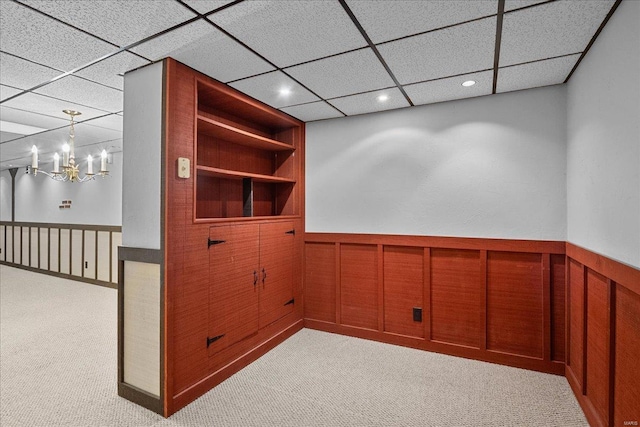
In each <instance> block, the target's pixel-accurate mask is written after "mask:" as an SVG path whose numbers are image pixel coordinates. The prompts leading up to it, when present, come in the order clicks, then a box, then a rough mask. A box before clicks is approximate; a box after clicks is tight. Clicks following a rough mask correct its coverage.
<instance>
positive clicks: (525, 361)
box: [304, 319, 565, 375]
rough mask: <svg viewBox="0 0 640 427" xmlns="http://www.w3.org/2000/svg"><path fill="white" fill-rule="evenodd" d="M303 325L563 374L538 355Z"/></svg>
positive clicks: (320, 323) (320, 324)
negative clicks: (537, 357)
mask: <svg viewBox="0 0 640 427" xmlns="http://www.w3.org/2000/svg"><path fill="white" fill-rule="evenodd" d="M304 326H305V328H309V329H315V330H319V331H324V332H331V333H335V334H340V335H347V336H351V337H355V338H363V339H368V340H372V341H378V342H382V343H386V344H394V345H400V346H403V347H410V348H415V349H419V350H424V351H431V352H434V353H440V354H446V355H449V356H456V357H463V358H465V359H472V360H479V361H482V362H489V363H496V364H499V365H505V366H512V367H515V368H521V369H528V370H532V371H538V372H544V373H548V374H554V375H564V374H565V366H564V363H563V362H558V361H545V360H542V359H536V358H531V357H527V356H520V355H516V354H509V353H503V352H497V351H491V350H482V349H479V348H473V347H467V346H463V345H457V344H450V343H444V342H437V341H430V340H425V339H423V338H414V337H408V336H403V335H396V334H389V333H385V332H380V331H374V330H370V329H363V328H357V327H353V326H346V325H337V324H335V323H330V322H324V321H320V320H314V319H304Z"/></svg>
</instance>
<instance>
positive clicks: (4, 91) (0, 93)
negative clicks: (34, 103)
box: [0, 85, 22, 101]
mask: <svg viewBox="0 0 640 427" xmlns="http://www.w3.org/2000/svg"><path fill="white" fill-rule="evenodd" d="M20 92H22V89H17V88H15V87H11V86H5V85H0V101H4V100H5V99H7V98H9V97H10V96H13V95H16V94H18V93H20Z"/></svg>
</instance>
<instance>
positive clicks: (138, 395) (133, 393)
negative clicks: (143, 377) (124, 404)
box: [118, 382, 163, 415]
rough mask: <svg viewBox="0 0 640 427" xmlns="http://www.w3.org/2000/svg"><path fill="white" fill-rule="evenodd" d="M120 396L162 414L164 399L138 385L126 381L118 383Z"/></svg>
mask: <svg viewBox="0 0 640 427" xmlns="http://www.w3.org/2000/svg"><path fill="white" fill-rule="evenodd" d="M118 396H120V397H122V398H125V399H127V400H129V401H131V402H133V403H136V404H138V405H140V406H142V407H143V408H147V409H148V410H150V411H153V412H155V413H156V414H160V415H162V409H163V408H162V401H161V400H160V398H159V397H158V396H154V395H152V394H150V393H147V392H146V391H144V390H140V389H139V388H137V387H134V386H132V385H131V384H127V383H124V382H119V383H118Z"/></svg>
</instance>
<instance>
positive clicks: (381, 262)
mask: <svg viewBox="0 0 640 427" xmlns="http://www.w3.org/2000/svg"><path fill="white" fill-rule="evenodd" d="M377 287H378V331H379V332H384V253H383V246H382V245H378V283H377Z"/></svg>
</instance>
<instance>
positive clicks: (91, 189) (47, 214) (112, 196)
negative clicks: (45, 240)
mask: <svg viewBox="0 0 640 427" xmlns="http://www.w3.org/2000/svg"><path fill="white" fill-rule="evenodd" d="M112 157H113V163H112V164H109V165H108V168H109V177H107V178H104V179H103V178H101V177H96V179H95V180H94V181H89V182H84V183H70V182H57V181H54V180H52V179H50V178H48V177H47V176H45V175H43V174H39V175H36V176H34V175H32V174H29V175H27V174H26V173H25V168H24V167H22V168H20V169H19V170H18V173H17V174H16V218H15V220H16V221H19V222H49V223H62V224H96V225H120V224H122V153H113V155H112ZM94 163H95V162H94ZM40 167H41V168H42V169H44V170H52V169H53V164H41V165H40ZM95 167H97V165H96V164H94V168H95ZM80 170H81V175H83V174H84V172H82V171H85V170H86V165H85V164H82V163H81V164H80ZM0 185H1V190H2V196H1V197H2V220H3V221H11V175H10V174H9V171H8V170H5V171H2V173H1V174H0ZM5 187H6V191H5ZM63 200H71V202H72V203H71V208H70V209H60V208H59V206H60V205H61V204H62V201H63ZM5 211H6V212H5Z"/></svg>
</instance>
